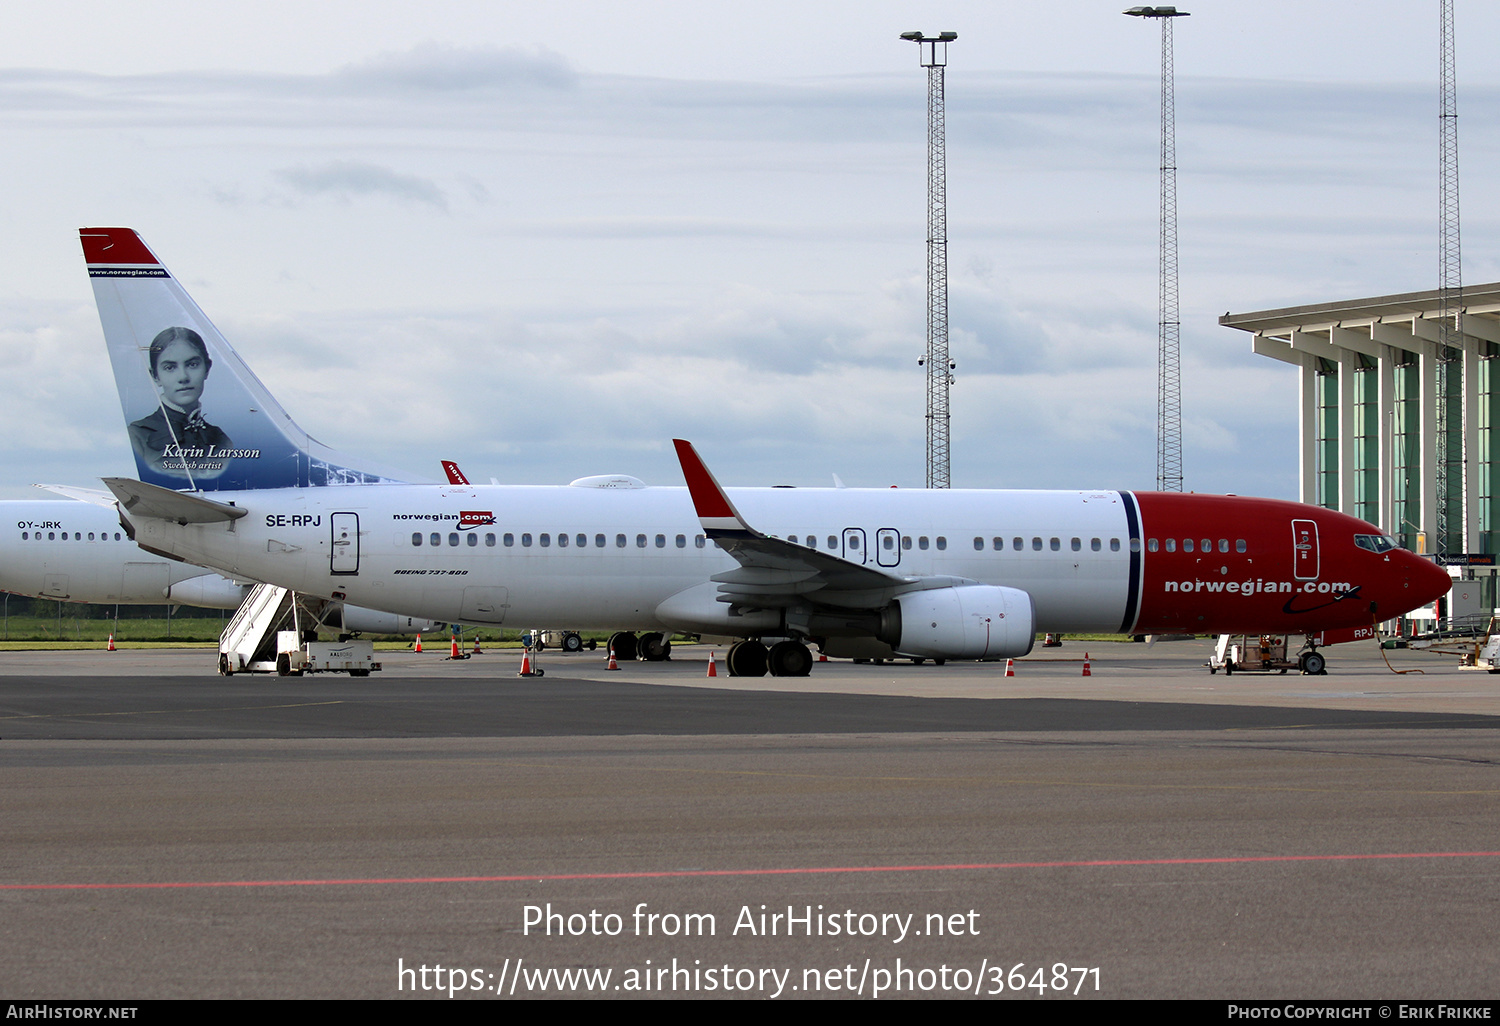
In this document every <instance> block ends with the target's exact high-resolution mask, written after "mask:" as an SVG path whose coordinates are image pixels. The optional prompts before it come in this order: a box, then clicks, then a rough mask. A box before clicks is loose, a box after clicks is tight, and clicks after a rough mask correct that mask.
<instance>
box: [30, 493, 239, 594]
mask: <svg viewBox="0 0 1500 1026" xmlns="http://www.w3.org/2000/svg"><path fill="white" fill-rule="evenodd" d="M0 515H3V516H4V520H0V524H3V525H4V526H3V529H0V591H8V592H12V593H13V594H16V595H29V596H31V597H33V598H47V599H59V600H62V601H65V602H98V603H111V602H118V603H120V604H122V605H129V604H145V605H159V604H163V603H168V602H181V603H185V604H188V605H201V606H207V607H209V608H214V609H233V608H235V607H236V606H238V605H239V604H240V600H241V599H242V598H243V597H244V594H245V591H246V590H247V587H246V586H245V585H241V584H236V583H235V582H233V581H228V580H225V579H224V578H223V577H220V576H219V575H218V574H216V573H213V572H211V571H208V570H205V569H204V568H203V567H201V566H193V565H191V564H188V563H180V562H177V561H175V560H170V559H163V558H161V557H160V556H154V555H152V554H150V553H148V552H142V551H141V550H140V549H139V548H137V547H136V546H135V544H134V543H133V542H131V540H130V537H129V536H128V534H127V533H126V531H125V529H124V528H123V527H122V526H121V525H120V517H119V514H118V513H116V512H115V510H114V509H113V508H112V507H108V506H100V505H95V504H94V503H91V502H74V501H69V500H63V499H53V500H37V501H24V500H23V501H14V502H0ZM174 592H175V593H174Z"/></svg>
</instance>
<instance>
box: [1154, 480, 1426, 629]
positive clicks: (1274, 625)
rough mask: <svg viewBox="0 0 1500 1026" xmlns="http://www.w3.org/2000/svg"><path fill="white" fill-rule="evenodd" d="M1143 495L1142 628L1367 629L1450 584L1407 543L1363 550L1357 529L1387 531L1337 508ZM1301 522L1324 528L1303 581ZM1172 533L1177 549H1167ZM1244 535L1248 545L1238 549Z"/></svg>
mask: <svg viewBox="0 0 1500 1026" xmlns="http://www.w3.org/2000/svg"><path fill="white" fill-rule="evenodd" d="M1135 496H1136V501H1137V502H1138V503H1139V505H1140V510H1141V538H1142V550H1143V551H1142V581H1143V585H1142V590H1141V610H1140V614H1139V617H1138V618H1137V620H1136V628H1135V630H1136V631H1137V632H1138V633H1147V634H1165V633H1176V632H1186V633H1198V634H1238V633H1246V634H1302V633H1311V632H1315V631H1322V630H1334V629H1338V628H1345V627H1362V626H1368V625H1369V624H1371V623H1372V622H1374V621H1375V620H1383V619H1388V618H1391V617H1394V616H1398V615H1400V614H1402V613H1405V612H1407V611H1409V610H1412V609H1415V608H1417V607H1419V606H1423V605H1426V604H1427V603H1429V602H1431V601H1432V600H1433V599H1434V598H1436V597H1437V596H1438V595H1441V594H1443V593H1444V592H1446V591H1447V589H1448V584H1449V581H1448V578H1447V574H1446V573H1445V572H1444V571H1443V570H1441V569H1440V568H1438V567H1435V566H1433V565H1432V564H1430V563H1428V562H1427V561H1425V560H1423V559H1421V558H1419V557H1417V556H1415V555H1413V554H1412V553H1410V552H1407V551H1405V550H1404V549H1393V550H1391V551H1389V552H1384V553H1375V552H1371V551H1369V550H1367V549H1362V548H1358V547H1357V546H1356V545H1355V544H1354V536H1355V535H1357V534H1367V535H1379V534H1380V531H1379V529H1378V528H1376V527H1374V526H1372V525H1370V524H1367V523H1365V522H1364V521H1362V520H1357V519H1355V518H1354V517H1351V516H1347V515H1345V514H1343V513H1337V512H1335V511H1333V510H1328V509H1322V508H1320V507H1316V506H1305V505H1303V504H1301V503H1297V502H1285V501H1281V500H1277V499H1246V498H1239V497H1236V496H1228V495H1191V494H1189V495H1181V494H1176V493H1168V492H1137V493H1135ZM1294 520H1300V521H1309V520H1310V521H1312V522H1314V523H1315V524H1316V525H1317V533H1316V538H1315V540H1314V542H1313V544H1315V545H1316V553H1315V554H1316V557H1317V559H1316V562H1315V563H1310V561H1309V559H1308V558H1307V552H1306V549H1305V548H1304V549H1303V553H1304V558H1303V559H1302V560H1301V561H1300V566H1301V568H1302V572H1303V574H1304V577H1303V578H1299V577H1298V576H1297V574H1298V566H1299V563H1298V562H1297V561H1296V560H1295V559H1294V554H1295V553H1296V552H1297V549H1296V548H1295V547H1294V535H1293V524H1292V522H1293V521H1294ZM1153 539H1154V540H1155V543H1156V545H1155V548H1156V551H1154V552H1153V551H1152V541H1153ZM1168 540H1171V542H1172V543H1173V545H1172V547H1173V548H1174V549H1175V550H1176V551H1173V552H1169V551H1167V542H1168ZM1205 540H1206V541H1208V542H1209V551H1206V552H1205V551H1204V542H1205ZM1188 541H1191V543H1192V551H1191V552H1189V551H1187V546H1186V545H1185V544H1184V543H1185V542H1188ZM1241 541H1243V542H1244V543H1245V551H1244V552H1240V551H1238V549H1239V543H1240V542H1241ZM1221 543H1227V548H1228V551H1227V552H1225V551H1221V550H1222V549H1223V548H1224V547H1226V545H1225V544H1221ZM1305 544H1306V542H1305V541H1304V545H1305ZM1310 566H1315V567H1316V569H1315V570H1310V569H1309V567H1310Z"/></svg>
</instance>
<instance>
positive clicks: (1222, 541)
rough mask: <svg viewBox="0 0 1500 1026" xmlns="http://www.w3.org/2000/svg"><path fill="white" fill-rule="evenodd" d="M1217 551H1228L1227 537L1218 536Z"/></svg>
mask: <svg viewBox="0 0 1500 1026" xmlns="http://www.w3.org/2000/svg"><path fill="white" fill-rule="evenodd" d="M1219 551H1220V552H1228V551H1229V539H1228V538H1220V539H1219Z"/></svg>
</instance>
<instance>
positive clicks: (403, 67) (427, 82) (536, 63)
mask: <svg viewBox="0 0 1500 1026" xmlns="http://www.w3.org/2000/svg"><path fill="white" fill-rule="evenodd" d="M333 77H334V79H335V80H337V81H341V82H345V83H348V84H349V85H351V86H355V87H359V88H370V87H373V88H377V89H381V90H398V91H403V92H405V91H413V92H431V93H454V92H472V91H477V90H495V89H504V90H514V89H518V88H519V89H526V88H541V89H572V88H575V87H576V86H577V85H578V80H579V75H578V73H577V72H576V71H574V70H573V68H572V66H571V65H570V64H569V63H568V61H567V59H566V58H564V57H563V56H562V55H561V54H559V53H555V52H553V51H551V50H547V49H544V48H541V47H538V48H536V49H532V50H523V49H520V48H517V47H507V48H503V49H502V48H496V47H472V48H471V47H459V46H449V45H446V44H443V43H431V42H428V43H418V44H417V45H416V46H414V47H412V48H411V49H410V50H403V51H399V52H387V53H382V54H379V55H378V56H375V57H372V58H370V59H369V60H366V61H361V62H359V63H357V64H350V65H346V66H345V67H342V68H340V69H339V70H338V71H336V72H334V74H333Z"/></svg>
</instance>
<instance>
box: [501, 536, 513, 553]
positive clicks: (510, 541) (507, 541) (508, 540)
mask: <svg viewBox="0 0 1500 1026" xmlns="http://www.w3.org/2000/svg"><path fill="white" fill-rule="evenodd" d="M501 540H502V541H504V542H505V547H506V548H507V549H508V548H510V547H511V546H513V545H515V543H516V536H515V535H513V534H506V536H505V537H504V538H503V539H501Z"/></svg>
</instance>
